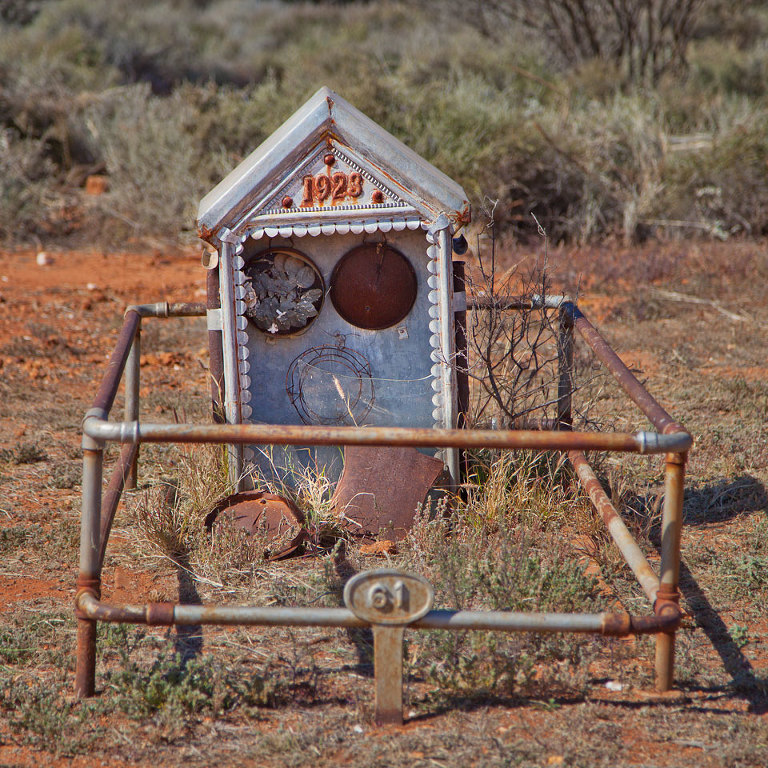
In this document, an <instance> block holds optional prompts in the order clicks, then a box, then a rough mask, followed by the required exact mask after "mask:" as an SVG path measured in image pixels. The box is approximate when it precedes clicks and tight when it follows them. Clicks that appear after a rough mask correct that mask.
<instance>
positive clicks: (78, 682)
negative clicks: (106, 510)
mask: <svg viewBox="0 0 768 768" xmlns="http://www.w3.org/2000/svg"><path fill="white" fill-rule="evenodd" d="M83 449H84V450H83V502H82V514H81V518H80V573H79V575H78V578H77V595H76V597H75V601H76V602H77V599H78V598H79V596H80V594H81V593H82V592H90V593H91V594H93V595H94V596H95V597H96V598H99V597H100V594H101V568H100V564H99V555H100V550H101V541H100V531H101V481H102V472H103V465H104V448H103V446H102V445H100V444H99V443H97V442H96V441H95V440H93V439H91V438H90V437H87V436H86V437H84V438H83ZM75 615H76V617H77V665H76V670H75V695H76V696H77V697H78V698H83V697H88V696H93V694H94V690H95V685H96V621H93V620H91V619H87V618H85V617H84V616H82V615H81V614H80V613H79V611H78V610H76V611H75Z"/></svg>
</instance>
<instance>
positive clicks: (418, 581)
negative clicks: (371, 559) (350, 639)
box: [344, 568, 434, 625]
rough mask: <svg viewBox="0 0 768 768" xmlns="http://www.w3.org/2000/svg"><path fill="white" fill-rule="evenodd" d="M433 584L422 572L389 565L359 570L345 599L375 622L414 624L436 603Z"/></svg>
mask: <svg viewBox="0 0 768 768" xmlns="http://www.w3.org/2000/svg"><path fill="white" fill-rule="evenodd" d="M433 600H434V592H433V590H432V585H431V584H430V583H429V582H428V581H427V580H426V579H423V578H422V577H421V576H417V575H415V574H412V573H404V572H402V571H396V570H392V569H388V568H381V569H378V570H375V571H365V572H363V573H358V574H357V576H355V577H353V578H352V579H350V580H349V581H348V582H347V585H346V587H345V588H344V603H345V604H346V606H347V608H349V610H350V611H352V612H353V613H354V614H355V615H356V616H358V617H359V618H361V619H363V621H368V622H370V623H371V624H395V625H397V624H410V623H411V622H414V621H417V620H418V619H420V618H421V617H422V616H424V615H425V614H426V613H428V612H429V609H430V608H431V607H432V601H433Z"/></svg>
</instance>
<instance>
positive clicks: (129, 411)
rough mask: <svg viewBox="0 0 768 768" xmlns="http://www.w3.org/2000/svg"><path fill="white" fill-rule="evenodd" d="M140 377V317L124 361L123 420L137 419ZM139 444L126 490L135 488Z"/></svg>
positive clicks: (126, 482) (128, 475) (127, 477)
mask: <svg viewBox="0 0 768 768" xmlns="http://www.w3.org/2000/svg"><path fill="white" fill-rule="evenodd" d="M140 378H141V319H139V325H138V327H137V328H136V335H135V336H134V337H133V342H132V344H131V351H130V352H129V353H128V359H127V360H126V363H125V411H124V413H125V421H138V420H139V388H140V383H141V382H140ZM138 465H139V446H138V445H137V446H136V456H135V458H134V459H133V461H132V462H131V465H130V467H128V472H127V474H126V476H125V488H126V490H135V489H136V484H137V481H138Z"/></svg>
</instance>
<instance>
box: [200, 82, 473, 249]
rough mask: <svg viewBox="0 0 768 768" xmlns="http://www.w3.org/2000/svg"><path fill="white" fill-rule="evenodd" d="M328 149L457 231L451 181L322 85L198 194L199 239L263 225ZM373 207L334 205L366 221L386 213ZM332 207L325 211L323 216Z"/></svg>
mask: <svg viewBox="0 0 768 768" xmlns="http://www.w3.org/2000/svg"><path fill="white" fill-rule="evenodd" d="M328 150H331V151H336V152H339V153H343V152H346V153H347V155H348V156H350V157H354V158H355V160H356V161H357V162H358V163H359V164H360V166H361V167H363V168H364V170H365V172H366V174H370V176H371V178H372V179H375V180H378V181H379V182H380V183H381V185H382V188H386V189H388V190H392V191H393V192H394V193H395V194H396V196H397V198H398V202H399V205H400V208H403V206H404V205H406V206H407V207H408V208H410V209H412V210H413V211H414V212H415V213H417V214H418V215H419V216H420V217H421V218H422V219H423V220H424V221H426V222H432V221H434V220H435V219H436V218H437V216H438V215H439V214H441V213H445V214H446V215H447V216H448V217H449V218H450V220H451V222H452V224H453V227H454V229H459V228H460V227H461V226H463V225H464V224H467V223H468V222H469V202H468V198H467V194H466V193H465V192H464V190H463V189H462V188H461V187H460V186H459V185H458V184H457V183H456V182H455V181H453V180H451V179H449V178H448V177H447V176H446V175H445V174H444V173H442V171H439V170H438V169H437V168H435V167H434V166H433V165H431V164H430V163H428V162H427V161H426V160H424V158H422V157H420V156H419V155H418V154H416V152H414V151H413V150H412V149H410V148H409V147H407V146H406V145H405V144H403V143H402V142H401V141H399V140H398V139H396V138H395V137H394V136H392V135H391V134H390V133H388V132H387V131H385V130H384V129H383V128H382V127H381V126H379V125H377V124H376V123H375V122H374V121H373V120H371V119H370V118H368V117H366V116H365V115H364V114H363V113H362V112H360V111H359V110H358V109H356V108H355V107H353V106H352V105H351V104H350V103H349V102H347V101H345V100H344V99H343V98H342V97H341V96H339V95H338V94H336V93H334V92H333V91H331V90H330V89H328V88H321V89H320V90H319V91H317V93H315V94H314V95H313V96H312V97H311V98H310V99H309V101H307V102H306V103H305V104H304V106H303V107H301V108H300V109H299V110H298V111H297V112H295V113H294V114H293V115H292V116H291V117H290V118H289V119H288V120H287V121H286V122H285V123H283V125H282V126H281V127H280V128H278V130H277V131H275V133H273V134H272V135H271V136H270V137H269V138H268V139H267V140H266V141H264V142H263V143H262V144H261V145H260V146H259V147H258V148H257V149H255V150H254V151H253V152H252V153H251V154H250V155H249V156H248V157H247V158H246V159H245V160H243V162H242V163H240V165H238V166H237V168H235V169H234V170H233V171H232V172H231V173H230V174H229V175H228V176H227V177H226V178H225V179H224V180H223V181H221V182H220V183H219V184H218V185H217V186H216V187H214V189H213V190H211V192H209V193H208V194H207V195H206V196H205V197H204V198H203V200H202V201H201V203H200V208H199V211H198V227H199V230H200V236H201V237H202V238H203V239H204V240H208V241H210V242H214V243H215V242H216V241H218V240H219V239H220V237H219V233H220V232H221V230H222V229H224V228H226V229H229V230H231V231H233V232H235V233H238V234H242V233H241V230H245V229H247V228H248V226H249V224H250V225H254V224H256V223H257V219H259V220H260V221H259V222H258V223H260V224H261V225H262V226H263V225H264V223H265V222H264V218H265V216H264V215H263V214H265V213H270V214H271V213H272V211H271V210H270V211H268V212H267V211H266V209H267V208H268V205H267V202H268V201H270V200H273V199H274V197H275V194H276V193H277V192H278V191H279V190H280V188H281V186H283V185H285V184H286V183H287V180H290V179H291V178H295V177H296V172H297V169H299V168H301V167H303V166H307V165H308V160H309V159H311V158H312V157H313V156H314V155H317V154H318V153H322V152H324V151H328ZM378 207H379V208H380V207H381V206H378ZM372 208H373V209H375V208H377V206H369V207H367V208H365V209H364V210H361V209H358V208H356V207H355V206H351V207H350V206H347V207H341V208H339V209H336V210H337V213H338V216H337V218H339V219H345V218H355V217H357V216H359V215H362V214H363V213H365V215H366V216H367V217H368V218H370V216H371V214H372V213H373V214H376V215H380V216H381V217H384V218H385V217H386V215H387V211H386V210H372ZM333 210H334V209H333V208H332V207H328V208H327V209H326V210H324V211H323V212H322V213H323V214H325V215H324V216H323V218H325V216H327V215H329V214H331V211H333ZM393 213H394V211H393ZM260 214H262V215H260ZM316 217H317V211H314V212H313V211H306V212H304V211H301V210H298V209H293V210H292V211H290V218H291V219H292V220H294V221H299V220H301V219H304V220H312V219H313V218H316ZM286 223H287V222H286Z"/></svg>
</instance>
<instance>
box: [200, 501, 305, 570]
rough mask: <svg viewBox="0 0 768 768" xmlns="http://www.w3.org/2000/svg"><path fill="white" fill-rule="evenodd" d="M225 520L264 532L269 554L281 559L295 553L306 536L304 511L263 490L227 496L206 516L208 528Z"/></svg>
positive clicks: (252, 530) (270, 556) (250, 529)
mask: <svg viewBox="0 0 768 768" xmlns="http://www.w3.org/2000/svg"><path fill="white" fill-rule="evenodd" d="M224 521H231V522H232V524H233V525H234V526H235V527H237V528H240V529H241V530H243V531H245V532H246V533H248V534H251V535H254V534H257V533H264V534H266V537H267V540H268V541H269V542H270V548H269V552H268V555H267V556H268V558H269V559H270V560H280V559H282V558H284V557H289V556H290V555H292V554H294V553H296V552H297V551H298V550H299V548H300V547H301V545H302V544H303V543H304V542H305V540H306V538H307V532H306V530H305V529H304V523H305V518H304V513H303V512H302V511H301V510H300V509H299V508H298V507H297V506H296V505H294V504H293V503H292V502H291V501H290V500H288V499H286V498H285V497H283V496H278V495H277V494H275V493H268V492H266V491H245V492H243V493H235V494H232V495H231V496H227V498H226V499H224V500H222V501H220V502H219V503H218V504H217V505H216V506H215V507H214V508H213V510H211V512H209V513H208V515H207V516H206V518H205V524H206V526H207V527H208V529H209V530H210V529H211V528H212V527H213V526H214V525H221V524H222V523H223V522H224Z"/></svg>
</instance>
